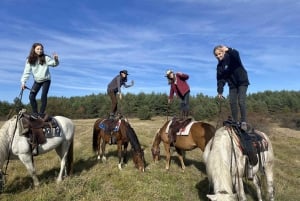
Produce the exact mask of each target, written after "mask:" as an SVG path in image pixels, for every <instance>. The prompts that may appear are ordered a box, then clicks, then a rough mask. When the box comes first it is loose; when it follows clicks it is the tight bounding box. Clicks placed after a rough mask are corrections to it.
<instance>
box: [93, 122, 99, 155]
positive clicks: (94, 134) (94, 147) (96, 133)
mask: <svg viewBox="0 0 300 201" xmlns="http://www.w3.org/2000/svg"><path fill="white" fill-rule="evenodd" d="M97 122H98V121H96V122H95V125H94V128H93V151H94V152H96V151H97V149H98V133H99V130H97V129H96V123H97Z"/></svg>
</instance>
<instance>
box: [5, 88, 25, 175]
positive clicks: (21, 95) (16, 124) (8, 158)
mask: <svg viewBox="0 0 300 201" xmlns="http://www.w3.org/2000/svg"><path fill="white" fill-rule="evenodd" d="M25 89H29V88H28V87H27V86H25ZM23 91H24V90H23V89H21V91H20V94H19V97H18V100H19V103H20V105H22V104H21V103H22V97H23ZM16 107H17V106H16ZM21 115H22V114H21V113H19V114H18V115H17V119H16V123H15V127H14V132H13V136H12V139H11V142H10V146H8V148H7V151H8V156H7V162H6V167H5V171H4V175H7V174H6V171H7V168H8V164H9V160H10V151H9V147H11V148H12V143H13V141H14V138H15V134H16V130H17V126H18V121H19V120H20V117H21Z"/></svg>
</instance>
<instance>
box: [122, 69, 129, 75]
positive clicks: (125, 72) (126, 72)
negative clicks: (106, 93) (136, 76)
mask: <svg viewBox="0 0 300 201" xmlns="http://www.w3.org/2000/svg"><path fill="white" fill-rule="evenodd" d="M120 73H124V74H126V75H129V74H128V71H127V70H121V71H120Z"/></svg>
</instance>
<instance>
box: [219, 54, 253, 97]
mask: <svg viewBox="0 0 300 201" xmlns="http://www.w3.org/2000/svg"><path fill="white" fill-rule="evenodd" d="M226 83H228V86H229V88H237V87H239V86H248V85H249V84H250V83H249V79H248V74H247V71H246V69H245V68H244V66H243V64H242V61H241V59H240V56H239V52H238V51H237V50H235V49H233V48H229V49H228V51H226V53H225V54H224V58H223V60H221V61H219V62H218V65H217V91H218V93H219V94H222V93H223V90H224V85H225V84H226Z"/></svg>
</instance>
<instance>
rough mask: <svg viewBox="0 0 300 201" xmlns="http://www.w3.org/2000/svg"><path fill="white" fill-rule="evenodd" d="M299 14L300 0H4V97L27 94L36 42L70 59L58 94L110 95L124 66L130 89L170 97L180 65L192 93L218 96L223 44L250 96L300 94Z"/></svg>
mask: <svg viewBox="0 0 300 201" xmlns="http://www.w3.org/2000/svg"><path fill="white" fill-rule="evenodd" d="M299 11H300V1H299V0H226V1H225V0H69V1H64V0H1V1H0V85H1V87H0V100H1V101H8V102H13V100H14V98H15V97H18V95H19V93H20V78H21V75H22V73H23V69H24V66H25V60H26V58H27V56H28V54H29V51H30V48H31V46H32V44H33V43H35V42H40V43H42V44H43V45H44V51H45V53H46V54H49V55H52V53H53V52H56V53H57V54H58V55H59V59H60V65H59V66H58V67H57V68H51V69H50V71H51V75H52V83H51V87H50V91H49V94H48V96H58V97H71V96H85V95H90V94H98V93H106V87H107V84H108V83H109V82H110V81H111V79H112V78H113V77H114V76H116V75H117V74H118V73H119V71H120V70H122V69H127V70H128V72H129V74H130V75H129V76H128V81H131V80H134V81H135V86H134V87H131V88H127V89H123V92H124V93H127V92H129V93H134V94H138V93H140V92H144V93H152V92H154V93H168V91H169V85H168V84H167V80H166V78H165V77H164V75H165V71H166V70H167V69H173V70H174V71H176V72H179V71H180V72H184V73H187V74H189V75H190V78H189V80H188V83H189V85H190V87H191V94H192V95H196V94H200V93H202V94H204V95H208V96H215V95H216V94H217V92H216V64H217V61H216V59H215V58H214V56H213V54H212V51H213V48H214V46H216V45H218V44H225V45H227V46H230V47H233V48H235V49H237V50H238V51H239V52H240V56H241V59H242V61H243V63H244V66H245V67H246V69H247V70H248V74H249V79H250V83H251V85H250V86H249V89H248V93H256V92H263V91H266V90H272V91H277V90H297V91H298V90H299V88H300V82H299V75H300V56H299V46H300V14H299ZM32 83H33V78H32V77H31V78H30V79H29V81H28V83H27V85H28V86H29V87H31V85H32ZM227 93H228V89H227V87H226V89H225V94H224V95H227ZM39 97H40V94H39V95H38V98H39ZM22 101H23V102H25V103H26V102H28V91H27V90H26V91H25V92H24V95H23V100H22Z"/></svg>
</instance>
